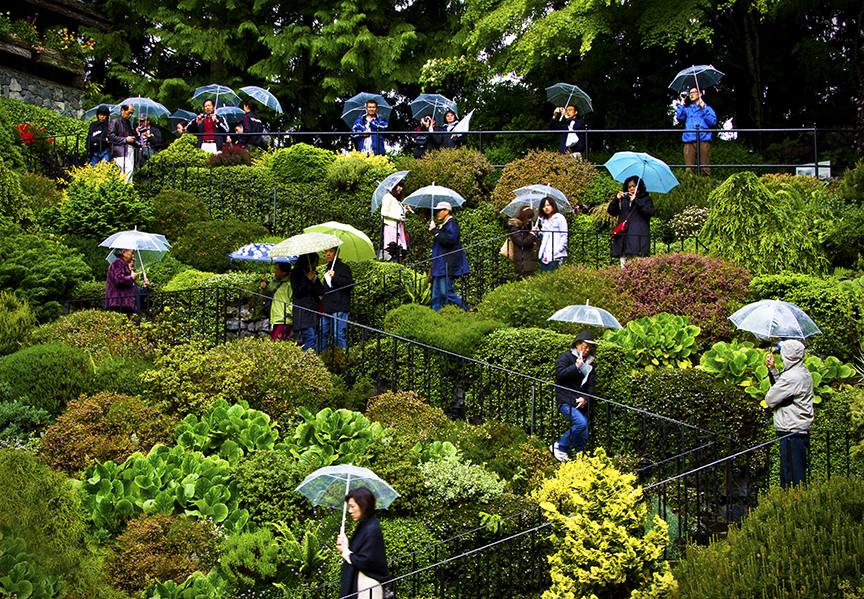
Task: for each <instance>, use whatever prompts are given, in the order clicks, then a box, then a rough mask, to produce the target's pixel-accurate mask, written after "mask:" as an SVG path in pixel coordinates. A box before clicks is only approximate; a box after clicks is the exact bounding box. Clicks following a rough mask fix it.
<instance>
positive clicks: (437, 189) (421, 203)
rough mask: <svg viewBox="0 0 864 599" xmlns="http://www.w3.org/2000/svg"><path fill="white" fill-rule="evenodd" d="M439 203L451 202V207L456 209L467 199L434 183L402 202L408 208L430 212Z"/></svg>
mask: <svg viewBox="0 0 864 599" xmlns="http://www.w3.org/2000/svg"><path fill="white" fill-rule="evenodd" d="M438 202H450V205H451V206H453V207H454V208H456V207H458V206H461V205H462V204H464V203H465V198H463V197H462V196H461V195H459V194H458V193H457V192H455V191H453V190H452V189H450V188H449V187H442V186H440V185H435V183H432V185H427V186H426V187H421V188H420V189H418V190H417V191H415V192H414V193H412V194H411V195H409V196H408V197H407V198H405V199H404V200H402V203H403V204H405V205H406V206H413V207H414V208H426V209H429V210H432V209H433V208H434V207H435V204H437V203H438Z"/></svg>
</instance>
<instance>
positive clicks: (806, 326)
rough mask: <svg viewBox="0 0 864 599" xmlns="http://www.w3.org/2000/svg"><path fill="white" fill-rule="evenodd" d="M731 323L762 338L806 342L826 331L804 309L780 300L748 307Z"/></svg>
mask: <svg viewBox="0 0 864 599" xmlns="http://www.w3.org/2000/svg"><path fill="white" fill-rule="evenodd" d="M729 320H731V321H732V322H733V323H734V324H735V326H736V327H738V329H740V330H742V331H750V332H751V333H753V334H754V335H756V336H757V337H759V338H761V339H771V338H785V339H806V338H807V337H810V336H811V335H818V334H819V333H821V332H822V331H821V330H819V327H818V326H816V323H815V322H813V319H812V318H810V317H809V316H807V314H806V313H805V312H804V310H802V309H801V308H799V307H798V306H796V305H795V304H791V303H789V302H781V301H780V300H769V299H764V300H761V301H758V302H754V303H752V304H747V305H746V306H744V307H743V308H741V309H740V310H738V311H737V312H735V314H733V315H732V316H730V317H729Z"/></svg>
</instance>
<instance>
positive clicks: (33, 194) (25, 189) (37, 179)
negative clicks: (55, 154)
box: [21, 173, 63, 216]
mask: <svg viewBox="0 0 864 599" xmlns="http://www.w3.org/2000/svg"><path fill="white" fill-rule="evenodd" d="M21 194H22V195H23V196H24V197H25V198H28V201H27V202H26V203H27V204H29V205H30V206H31V207H32V209H33V212H34V214H35V215H36V216H39V214H40V213H41V212H42V211H43V210H44V209H46V208H54V207H56V206H58V205H59V204H60V202H61V201H62V200H63V196H62V194H61V193H60V191H59V190H58V189H57V185H55V183H54V181H52V180H51V179H49V178H48V177H45V176H43V175H39V174H37V173H22V174H21Z"/></svg>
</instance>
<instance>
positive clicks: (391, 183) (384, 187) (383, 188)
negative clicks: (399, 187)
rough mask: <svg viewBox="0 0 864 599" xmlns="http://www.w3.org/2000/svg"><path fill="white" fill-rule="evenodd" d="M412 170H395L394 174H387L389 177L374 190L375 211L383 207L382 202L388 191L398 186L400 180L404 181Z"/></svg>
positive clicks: (373, 210)
mask: <svg viewBox="0 0 864 599" xmlns="http://www.w3.org/2000/svg"><path fill="white" fill-rule="evenodd" d="M410 172H411V171H398V172H395V173H393V174H392V175H387V177H386V178H385V179H384V180H383V181H381V183H379V184H378V187H376V188H375V191H374V192H372V212H373V213H374V212H375V211H376V210H378V208H380V207H381V202H383V201H384V196H385V195H387V193H388V192H390V191H393V188H394V187H396V184H397V183H399V181H403V180H404V179H405V177H407V176H408V173H410Z"/></svg>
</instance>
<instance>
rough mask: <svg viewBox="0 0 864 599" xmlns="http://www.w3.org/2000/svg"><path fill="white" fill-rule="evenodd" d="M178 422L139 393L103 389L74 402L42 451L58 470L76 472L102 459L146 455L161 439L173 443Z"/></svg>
mask: <svg viewBox="0 0 864 599" xmlns="http://www.w3.org/2000/svg"><path fill="white" fill-rule="evenodd" d="M175 425H176V421H174V420H172V419H170V418H168V417H167V416H165V415H164V414H161V413H160V412H159V411H158V410H156V409H155V408H152V407H150V406H148V405H147V404H145V403H144V402H143V401H141V400H140V399H138V398H137V397H130V396H128V395H118V394H115V393H98V394H96V395H93V396H90V397H80V398H78V399H76V400H74V401H71V402H69V405H68V407H67V409H66V411H65V412H64V413H63V414H62V415H61V416H59V417H58V418H57V422H56V423H55V424H53V425H51V426H49V427H48V428H47V429H46V430H45V432H44V433H43V434H42V438H41V440H42V443H41V446H40V453H41V455H42V458H43V460H44V461H45V463H47V464H48V465H49V466H51V467H52V468H54V469H55V470H59V471H60V472H65V473H66V474H68V475H69V476H76V475H77V474H78V473H79V472H81V471H82V470H84V469H86V468H89V467H90V466H93V465H95V464H97V463H102V462H106V461H108V460H111V461H113V462H114V463H116V464H120V463H122V462H123V461H125V460H126V458H128V457H129V456H130V455H132V454H133V453H135V452H136V451H140V452H141V453H144V454H146V453H147V452H149V451H150V449H151V448H152V447H153V446H154V445H156V444H157V443H163V444H172V443H173V441H174V427H175Z"/></svg>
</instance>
